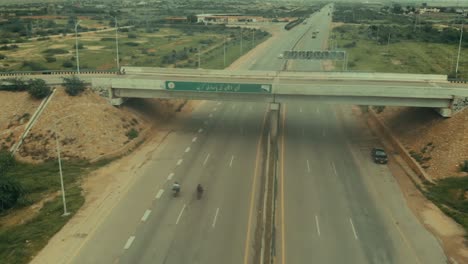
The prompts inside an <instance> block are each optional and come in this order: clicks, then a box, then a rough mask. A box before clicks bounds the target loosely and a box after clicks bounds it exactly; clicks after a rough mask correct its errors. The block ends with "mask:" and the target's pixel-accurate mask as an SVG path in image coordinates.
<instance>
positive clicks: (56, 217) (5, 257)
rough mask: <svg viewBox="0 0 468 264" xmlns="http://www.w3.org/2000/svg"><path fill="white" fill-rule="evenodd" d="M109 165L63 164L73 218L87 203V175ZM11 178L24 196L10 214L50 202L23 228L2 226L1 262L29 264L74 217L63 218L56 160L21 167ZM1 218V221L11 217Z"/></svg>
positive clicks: (11, 171) (65, 162)
mask: <svg viewBox="0 0 468 264" xmlns="http://www.w3.org/2000/svg"><path fill="white" fill-rule="evenodd" d="M105 163H106V162H105V161H103V162H101V163H96V164H90V163H88V162H86V161H81V160H75V161H62V168H63V180H64V186H65V192H66V198H67V209H68V211H69V212H70V213H71V214H72V215H73V214H75V213H76V212H77V211H78V209H79V208H80V207H81V206H82V205H83V203H84V197H83V196H82V190H81V187H80V181H81V178H82V176H83V175H85V174H87V173H89V172H90V171H92V170H94V169H96V168H98V167H100V166H102V165H104V164H105ZM7 175H8V177H10V178H13V179H16V180H17V181H18V183H19V184H20V186H21V188H22V193H23V195H22V196H21V197H20V198H19V199H18V201H17V203H16V204H15V206H14V207H13V208H12V209H10V210H15V211H20V210H28V209H27V207H30V206H31V205H32V204H36V203H38V202H39V201H42V200H44V199H46V198H47V201H46V202H45V203H44V205H43V207H42V209H41V210H40V211H39V212H38V213H37V214H36V215H34V216H31V214H34V213H33V212H30V213H28V214H26V215H27V216H28V218H29V217H30V219H29V220H27V221H26V222H25V223H22V224H16V225H0V259H1V260H2V263H27V262H29V261H30V257H31V256H33V255H35V254H37V252H38V251H39V250H40V249H42V247H44V246H45V245H46V244H47V241H48V240H49V239H50V238H51V237H52V236H53V235H54V234H55V233H56V232H58V231H59V230H60V229H61V228H62V227H63V225H65V223H66V222H67V221H68V219H69V218H70V217H71V216H69V217H63V216H62V214H63V204H62V199H61V196H60V192H59V191H60V178H59V169H58V163H57V161H56V160H54V161H47V162H45V163H43V164H38V165H32V164H24V163H17V164H16V166H15V167H14V168H12V169H11V170H10V171H9V172H8V174H7ZM9 212H10V211H6V212H5V213H3V214H1V215H0V221H2V220H3V218H5V217H8V213H9Z"/></svg>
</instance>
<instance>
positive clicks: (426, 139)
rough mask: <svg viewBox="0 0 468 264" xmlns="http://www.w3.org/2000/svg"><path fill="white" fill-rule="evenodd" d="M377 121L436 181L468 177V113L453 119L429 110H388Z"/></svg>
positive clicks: (465, 112)
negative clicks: (464, 168) (464, 166)
mask: <svg viewBox="0 0 468 264" xmlns="http://www.w3.org/2000/svg"><path fill="white" fill-rule="evenodd" d="M378 117H379V118H380V119H381V120H382V121H383V122H385V124H387V126H388V127H389V128H390V129H391V130H392V131H393V133H394V134H395V136H397V138H398V139H399V140H400V142H402V143H403V145H404V146H405V147H406V149H408V151H410V153H411V154H412V156H413V157H414V158H415V159H416V160H417V161H419V162H420V164H421V165H422V167H423V168H424V169H425V170H426V172H427V173H429V174H430V175H431V176H432V177H433V178H434V179H442V178H446V177H454V176H468V173H465V172H461V171H460V164H461V163H462V162H464V161H465V160H468V109H465V110H463V111H462V112H459V113H457V114H455V115H454V116H453V117H451V118H444V117H441V116H440V115H439V114H438V113H436V112H435V111H434V110H432V109H429V108H410V107H385V109H384V111H383V112H382V113H380V114H378Z"/></svg>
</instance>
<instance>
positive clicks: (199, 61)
mask: <svg viewBox="0 0 468 264" xmlns="http://www.w3.org/2000/svg"><path fill="white" fill-rule="evenodd" d="M200 48H201V47H200V45H198V68H199V69H200V63H201V60H200Z"/></svg>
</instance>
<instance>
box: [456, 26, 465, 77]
mask: <svg viewBox="0 0 468 264" xmlns="http://www.w3.org/2000/svg"><path fill="white" fill-rule="evenodd" d="M464 22H465V19H464V18H462V23H461V27H460V42H459V43H458V56H457V66H455V79H456V78H457V77H458V63H459V62H460V51H461V44H462V40H463V26H464Z"/></svg>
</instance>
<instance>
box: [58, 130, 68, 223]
mask: <svg viewBox="0 0 468 264" xmlns="http://www.w3.org/2000/svg"><path fill="white" fill-rule="evenodd" d="M55 144H56V146H57V157H58V162H59V171H60V186H61V188H62V202H63V215H62V216H67V215H69V214H70V213H69V212H68V211H67V201H66V200H65V187H64V185H63V172H62V159H61V157H60V144H59V140H58V133H57V121H56V122H55Z"/></svg>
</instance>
